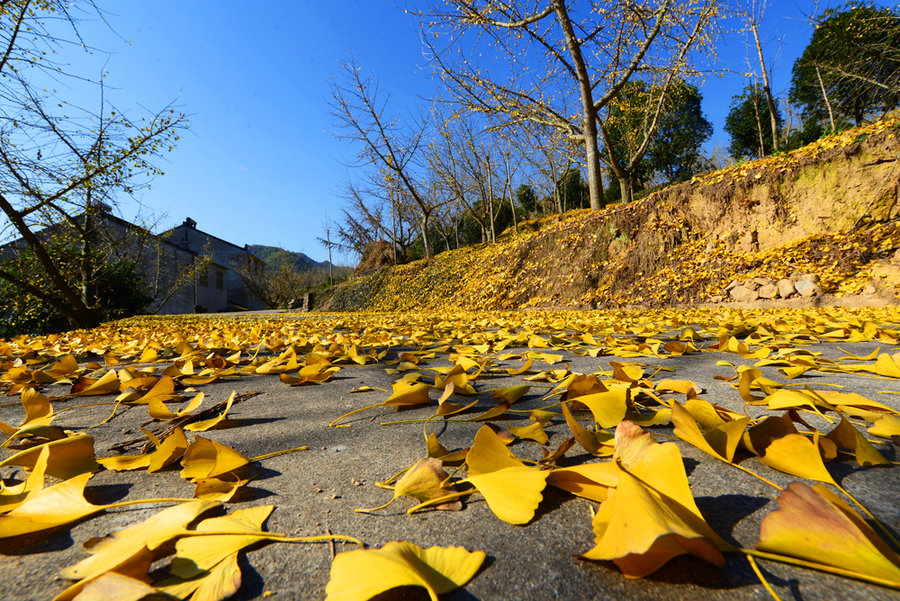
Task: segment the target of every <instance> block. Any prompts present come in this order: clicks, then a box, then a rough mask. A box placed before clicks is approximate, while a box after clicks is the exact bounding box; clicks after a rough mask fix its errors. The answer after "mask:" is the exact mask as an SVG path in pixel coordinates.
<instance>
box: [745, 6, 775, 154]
mask: <svg viewBox="0 0 900 601" xmlns="http://www.w3.org/2000/svg"><path fill="white" fill-rule="evenodd" d="M750 29H751V30H752V31H753V39H754V40H755V41H756V54H757V55H758V56H759V69H760V71H762V78H763V92H765V94H766V104H768V105H769V121H770V125H771V127H772V151H773V152H778V120H777V119H776V118H775V101H774V100H773V99H772V89H771V88H770V87H769V75H768V73H766V62H765V60H764V59H763V51H762V45H761V44H760V43H759V32H758V31H757V28H756V23H753V24H752V25H750Z"/></svg>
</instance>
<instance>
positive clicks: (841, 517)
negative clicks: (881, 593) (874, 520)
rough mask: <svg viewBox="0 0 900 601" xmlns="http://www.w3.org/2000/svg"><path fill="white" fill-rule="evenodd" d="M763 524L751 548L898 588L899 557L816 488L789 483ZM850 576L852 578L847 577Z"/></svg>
mask: <svg viewBox="0 0 900 601" xmlns="http://www.w3.org/2000/svg"><path fill="white" fill-rule="evenodd" d="M778 505H779V509H778V510H776V511H773V512H772V513H770V514H769V515H767V516H766V517H765V518H763V521H762V525H761V526H760V534H759V544H757V545H756V548H757V549H759V550H761V551H766V552H770V553H779V554H781V555H788V556H791V557H798V558H800V559H805V560H809V561H814V562H817V563H821V564H825V565H827V566H834V567H836V568H840V569H841V570H845V571H848V572H851V573H857V574H862V575H866V576H871V577H873V578H877V579H879V580H882V581H884V582H885V583H887V584H889V585H890V586H893V587H895V588H896V587H900V556H898V555H897V553H895V552H894V551H892V550H891V549H890V547H888V545H887V544H886V543H885V542H884V541H883V540H882V539H881V538H880V537H879V536H878V535H877V534H876V533H875V531H874V530H873V529H872V528H871V526H869V525H868V524H867V523H866V522H865V520H863V519H862V518H861V517H860V516H859V515H858V514H856V512H854V511H853V510H852V509H851V508H850V507H848V506H847V504H846V503H844V502H843V501H842V500H841V499H840V498H839V497H837V496H836V495H835V494H834V493H832V492H831V491H830V490H828V489H827V488H825V487H824V486H822V485H821V484H818V485H816V486H815V487H813V488H810V487H809V486H807V485H806V484H803V483H801V482H792V483H791V484H789V485H788V487H787V489H786V490H784V491H783V492H782V493H781V494H780V495H779V497H778ZM851 575H852V574H851Z"/></svg>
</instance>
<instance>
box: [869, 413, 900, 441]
mask: <svg viewBox="0 0 900 601" xmlns="http://www.w3.org/2000/svg"><path fill="white" fill-rule="evenodd" d="M867 431H868V433H869V434H871V435H872V436H880V437H882V438H890V437H892V436H900V416H897V415H885V416H884V417H882V418H880V419H878V420H877V421H876V422H875V423H874V424H872V427H871V428H869V429H868V430H867Z"/></svg>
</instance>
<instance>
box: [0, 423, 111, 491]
mask: <svg viewBox="0 0 900 601" xmlns="http://www.w3.org/2000/svg"><path fill="white" fill-rule="evenodd" d="M44 447H47V448H48V449H49V456H48V457H47V468H46V470H45V473H46V474H47V475H48V476H53V477H54V478H59V479H60V480H67V479H69V478H71V477H73V476H77V475H78V474H84V473H88V472H95V471H97V470H98V469H100V466H99V465H98V464H97V462H96V460H95V459H94V439H93V437H91V436H90V435H88V434H74V435H72V436H68V437H66V438H62V439H60V440H53V441H51V442H47V443H44V444H42V445H38V446H35V447H31V448H30V449H26V450H24V451H19V452H18V453H16V454H15V455H12V456H10V457H7V458H6V459H4V460H3V461H0V467H3V466H6V465H18V466H20V467H24V468H27V469H33V468H34V464H35V462H36V461H37V459H38V457H39V456H40V454H41V450H42V448H44Z"/></svg>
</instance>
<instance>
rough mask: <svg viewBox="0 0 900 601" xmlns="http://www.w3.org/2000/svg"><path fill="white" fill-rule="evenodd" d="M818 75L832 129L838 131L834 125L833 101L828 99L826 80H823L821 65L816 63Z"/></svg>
mask: <svg viewBox="0 0 900 601" xmlns="http://www.w3.org/2000/svg"><path fill="white" fill-rule="evenodd" d="M816 77H818V78H819V88H820V89H821V90H822V98H824V99H825V106H826V107H828V122H829V123H831V131H837V128H836V127H835V126H834V113H833V112H832V111H831V102H830V101H829V100H828V93H827V92H826V91H825V82H823V81H822V73H821V72H820V71H819V65H816Z"/></svg>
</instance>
